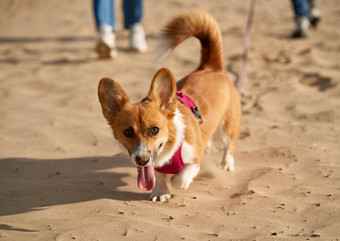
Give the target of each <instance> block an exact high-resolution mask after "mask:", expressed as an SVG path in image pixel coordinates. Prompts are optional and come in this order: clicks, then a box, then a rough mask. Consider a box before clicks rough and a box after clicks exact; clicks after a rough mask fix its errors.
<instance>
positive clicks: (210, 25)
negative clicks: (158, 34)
mask: <svg viewBox="0 0 340 241" xmlns="http://www.w3.org/2000/svg"><path fill="white" fill-rule="evenodd" d="M189 37H196V38H198V39H199V40H200V42H201V45H202V49H201V62H200V65H199V66H198V69H206V68H211V69H214V70H222V69H223V68H224V63H223V51H222V38H221V31H220V28H219V26H218V24H217V23H216V21H215V19H214V18H213V17H212V16H210V15H209V14H208V13H206V12H204V11H203V10H191V11H188V12H186V13H184V14H181V15H179V16H177V17H175V18H173V19H172V20H171V21H170V22H169V23H168V24H167V25H166V26H165V28H164V29H163V31H162V38H161V43H160V45H159V47H158V52H159V57H158V59H160V58H162V57H163V56H165V55H167V54H168V53H169V52H170V51H172V50H174V49H175V48H176V46H177V45H179V44H180V43H181V42H183V41H184V40H186V39H187V38H189Z"/></svg>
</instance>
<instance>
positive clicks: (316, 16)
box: [310, 7, 321, 28]
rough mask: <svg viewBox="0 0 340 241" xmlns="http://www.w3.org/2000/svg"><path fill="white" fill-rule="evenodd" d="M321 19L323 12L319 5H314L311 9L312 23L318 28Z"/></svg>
mask: <svg viewBox="0 0 340 241" xmlns="http://www.w3.org/2000/svg"><path fill="white" fill-rule="evenodd" d="M320 21H321V12H320V10H319V9H318V8H317V7H314V8H312V9H311V11H310V23H311V24H312V26H313V27H314V28H316V27H317V26H318V25H319V23H320Z"/></svg>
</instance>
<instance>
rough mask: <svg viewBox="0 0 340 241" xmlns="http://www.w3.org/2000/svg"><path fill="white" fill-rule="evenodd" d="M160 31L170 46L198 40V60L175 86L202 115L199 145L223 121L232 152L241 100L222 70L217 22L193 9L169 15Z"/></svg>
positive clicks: (206, 139) (234, 144)
mask: <svg viewBox="0 0 340 241" xmlns="http://www.w3.org/2000/svg"><path fill="white" fill-rule="evenodd" d="M163 32H164V37H165V38H166V41H169V42H170V44H169V48H170V49H171V50H173V49H174V48H175V47H176V46H177V45H178V44H180V43H181V42H182V41H184V40H185V39H187V38H189V37H192V36H194V37H196V38H198V39H199V40H200V42H201V45H202V51H201V53H202V55H201V62H200V64H199V66H198V68H197V69H196V71H194V72H192V73H191V74H190V75H188V76H186V77H185V78H183V79H182V80H181V81H179V82H178V84H177V86H178V89H180V90H182V91H183V92H185V93H186V94H187V95H188V96H190V98H192V99H193V100H194V101H195V102H196V104H197V105H198V106H199V109H200V112H201V115H202V116H203V119H204V123H203V124H202V125H201V126H200V129H201V133H202V139H203V145H202V146H205V144H206V143H207V142H208V141H209V140H210V139H211V137H212V135H213V134H214V132H215V130H216V128H217V127H218V124H219V123H220V122H221V121H224V122H225V125H224V127H223V131H224V132H225V133H226V134H227V135H228V136H229V137H230V139H231V142H230V145H229V148H228V149H229V151H230V153H231V154H232V155H234V152H235V150H236V140H237V138H238V136H239V128H240V123H241V115H242V114H241V104H240V98H239V94H238V92H237V90H236V88H235V86H234V84H233V83H232V82H231V81H230V80H229V79H228V77H227V75H226V73H225V71H224V63H223V50H222V39H221V34H220V30H219V27H218V25H217V23H216V22H215V20H214V19H213V18H212V17H211V16H209V15H208V14H206V13H205V12H203V11H200V10H195V11H190V12H188V13H187V14H182V15H180V16H178V17H175V18H174V19H172V20H171V21H170V22H169V23H168V25H167V26H166V27H165V29H164V31H163ZM187 132H188V131H187ZM187 134H189V133H186V135H187Z"/></svg>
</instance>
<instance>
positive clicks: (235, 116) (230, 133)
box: [220, 106, 241, 172]
mask: <svg viewBox="0 0 340 241" xmlns="http://www.w3.org/2000/svg"><path fill="white" fill-rule="evenodd" d="M232 112H234V113H232ZM224 120H225V121H223V122H222V136H223V143H224V153H223V159H222V162H221V164H220V167H221V168H222V169H224V170H227V171H232V172H233V171H235V165H234V154H235V151H236V141H237V139H238V136H239V134H240V124H241V123H240V122H241V111H240V109H238V108H237V106H236V107H232V108H231V111H230V112H229V113H227V114H226V118H225V119H224ZM228 140H229V141H228ZM228 142H229V143H228Z"/></svg>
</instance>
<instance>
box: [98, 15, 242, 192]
mask: <svg viewBox="0 0 340 241" xmlns="http://www.w3.org/2000/svg"><path fill="white" fill-rule="evenodd" d="M163 36H164V40H165V44H166V46H165V49H164V50H165V51H168V50H172V49H174V48H175V47H176V46H177V45H178V44H180V43H181V42H182V41H184V40H185V39H187V38H189V37H192V36H194V37H196V38H198V39H199V40H200V42H201V45H202V50H201V62H200V64H199V66H198V68H197V69H196V70H195V71H193V72H192V73H191V74H189V75H188V76H186V77H185V78H183V79H182V80H180V81H179V82H178V83H177V88H176V82H175V80H174V78H173V76H172V74H171V72H170V71H169V70H167V69H165V68H163V69H161V70H159V71H158V72H157V74H156V75H155V77H154V79H153V81H152V84H151V87H150V92H149V94H148V96H147V99H146V101H142V102H140V103H136V104H130V101H129V98H128V96H127V95H126V93H125V92H124V90H123V89H122V88H121V87H120V86H119V84H118V83H116V82H115V81H114V80H111V79H109V78H104V79H102V80H101V81H100V84H99V88H98V95H99V99H100V102H101V105H102V109H103V114H104V116H105V118H106V119H107V120H108V122H109V124H110V126H111V128H112V129H113V131H114V135H115V138H116V139H117V140H119V142H120V143H121V144H123V145H124V146H125V147H126V148H127V149H128V150H129V152H130V153H131V152H133V151H134V150H135V149H136V148H137V146H138V145H139V144H140V143H144V144H145V145H146V149H147V151H148V152H149V153H150V155H151V156H153V157H156V156H157V153H158V152H159V150H160V146H161V145H160V143H161V144H163V142H162V141H163V140H165V142H164V144H165V146H166V148H168V149H171V147H172V146H173V145H174V143H175V141H176V134H177V132H178V130H177V129H176V126H175V124H174V115H175V110H176V108H177V109H178V110H179V112H180V113H181V114H182V115H183V116H184V117H183V118H182V121H183V122H184V124H185V133H184V138H185V142H187V143H188V144H189V145H190V146H191V147H192V148H193V152H194V153H193V154H194V157H193V160H191V161H192V162H193V164H200V162H201V158H202V155H203V152H204V149H205V146H206V144H207V142H208V141H209V140H210V139H211V138H212V136H213V134H214V132H215V131H216V129H217V127H218V125H219V124H220V123H223V128H222V130H223V132H224V133H225V134H226V135H228V136H229V137H230V139H231V142H230V145H229V147H228V149H227V148H226V149H225V150H228V151H229V153H230V154H231V155H234V152H235V151H236V141H237V138H238V136H239V128H240V122H241V104H240V98H239V95H238V92H237V90H236V88H235V86H234V84H233V83H232V82H231V81H230V80H229V79H228V77H227V75H226V73H225V71H224V63H223V54H222V53H223V51H222V42H221V34H220V30H219V27H218V25H217V23H216V22H215V20H214V19H213V18H212V17H211V16H209V15H208V14H206V13H205V12H203V11H199V10H196V11H191V12H188V13H187V14H182V15H180V16H178V17H176V18H174V19H173V20H171V21H170V22H169V24H168V25H167V26H166V28H165V30H164V31H163ZM176 89H179V90H181V91H183V92H184V93H185V94H186V95H188V96H189V97H190V98H191V99H192V100H193V101H194V102H195V103H196V104H197V106H198V107H199V110H200V113H201V115H202V117H203V120H204V122H203V124H201V125H199V124H198V121H197V119H196V118H195V117H194V115H193V113H192V112H191V111H190V110H189V109H188V108H187V107H185V106H184V105H183V104H180V103H179V102H178V101H177V100H176ZM152 126H157V127H159V129H160V131H159V134H158V135H157V136H150V134H149V130H150V128H151V127H152ZM127 128H133V130H134V133H136V136H134V137H133V138H127V137H126V136H124V134H123V132H124V130H126V129H127ZM164 149H165V148H164ZM225 157H226V155H225ZM232 170H233V167H232ZM189 184H190V183H189ZM153 195H158V194H157V193H155V194H153ZM153 197H154V196H153Z"/></svg>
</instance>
